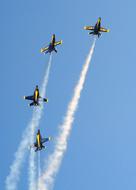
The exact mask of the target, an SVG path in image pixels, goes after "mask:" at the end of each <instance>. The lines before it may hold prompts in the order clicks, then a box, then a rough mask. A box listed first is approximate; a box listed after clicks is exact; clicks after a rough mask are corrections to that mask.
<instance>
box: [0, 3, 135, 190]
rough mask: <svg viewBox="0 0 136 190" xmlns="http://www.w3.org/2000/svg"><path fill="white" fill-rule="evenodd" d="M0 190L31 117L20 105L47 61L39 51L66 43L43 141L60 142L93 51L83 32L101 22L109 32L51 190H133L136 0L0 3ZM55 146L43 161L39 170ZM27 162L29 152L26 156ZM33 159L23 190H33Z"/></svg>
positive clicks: (54, 75) (57, 60) (52, 83)
mask: <svg viewBox="0 0 136 190" xmlns="http://www.w3.org/2000/svg"><path fill="white" fill-rule="evenodd" d="M0 2H1V3H0V5H1V6H0V15H1V16H0V23H1V24H0V52H1V53H0V54H1V56H0V63H1V67H0V68H1V69H0V73H1V74H0V81H1V82H0V84H1V95H0V99H1V101H0V108H1V109H0V115H1V117H0V123H1V126H0V127H1V130H0V131H1V138H0V142H1V150H0V152H1V153H0V189H1V190H3V189H5V184H4V183H5V179H6V176H7V175H8V174H9V167H10V164H11V163H12V161H13V158H14V153H15V151H16V150H17V147H18V144H19V142H20V139H21V136H22V133H23V131H24V129H25V128H26V126H27V124H28V123H29V121H30V119H31V116H32V109H33V108H29V107H28V106H27V103H28V102H26V101H24V100H23V99H22V97H23V96H24V95H31V93H32V92H33V90H34V88H35V85H37V84H38V85H40V84H41V82H42V79H43V76H44V72H45V69H46V67H47V62H48V60H49V55H45V56H44V55H42V54H41V53H40V48H41V47H43V46H44V45H46V44H48V42H49V41H50V38H51V35H52V34H53V33H55V34H56V38H57V40H60V39H62V40H63V45H62V46H58V48H57V49H58V54H55V53H54V54H53V64H52V68H51V74H50V78H49V83H48V88H47V92H46V94H47V97H48V98H49V103H48V104H47V105H45V109H44V115H43V118H42V120H41V123H40V128H41V132H42V134H43V136H49V135H51V136H54V137H55V136H56V135H57V131H58V125H59V124H61V122H62V120H63V117H64V114H65V112H66V109H67V105H68V102H69V101H70V99H71V97H72V93H73V88H74V86H75V84H76V82H77V80H78V78H79V74H80V71H81V68H82V65H83V64H84V62H85V58H86V56H87V54H88V52H89V49H90V47H91V44H92V39H93V38H92V37H91V36H88V34H87V31H84V30H83V27H84V26H85V25H94V24H95V22H96V20H97V18H98V17H99V16H101V18H102V25H103V26H104V27H106V28H110V33H107V34H103V35H102V36H101V38H100V39H98V40H97V43H96V48H95V52H94V55H93V59H92V63H91V67H90V68H89V72H88V75H87V80H86V83H85V87H84V89H83V93H82V96H81V100H80V104H79V107H78V111H77V113H76V119H75V122H74V125H73V130H72V133H71V136H70V138H69V142H68V150H67V152H66V154H65V157H64V160H63V162H62V165H61V168H60V171H59V173H58V175H57V177H56V181H55V186H54V190H57V189H59V190H64V189H65V190H69V189H71V190H77V189H78V190H84V189H86V190H100V189H101V190H121V189H123V190H130V189H131V190H135V188H136V148H135V147H136V85H135V81H136V74H135V73H136V62H135V60H136V53H135V42H136V37H135V31H136V24H135V18H136V11H135V7H136V2H135V1H134V0H130V1H129V0H126V1H123V0H112V1H111V0H103V1H102V0H101V1H100V0H97V1H90V0H74V1H73V0H68V1H64V0H57V1H48V0H46V1H45V0H40V1H38V0H29V1H28V0H22V1H18V0H12V1H7V0H4V1H2V0H1V1H0ZM53 147H54V144H53V142H50V143H49V144H48V148H47V149H46V151H43V152H42V153H41V157H42V160H41V167H43V166H44V160H45V159H46V158H47V156H48V155H49V153H51V152H52V151H53ZM28 155H29V151H28ZM28 155H27V158H26V159H25V163H24V166H23V168H22V174H21V180H20V182H19V186H18V189H23V190H27V189H28V180H27V178H28V171H27V167H28Z"/></svg>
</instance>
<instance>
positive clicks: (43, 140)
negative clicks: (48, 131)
mask: <svg viewBox="0 0 136 190" xmlns="http://www.w3.org/2000/svg"><path fill="white" fill-rule="evenodd" d="M50 140H51V137H48V138H42V136H41V133H40V129H38V132H37V134H36V142H35V143H34V144H33V145H32V146H31V147H34V148H36V149H35V152H37V151H40V150H42V149H45V146H44V145H43V144H44V143H46V142H48V141H50Z"/></svg>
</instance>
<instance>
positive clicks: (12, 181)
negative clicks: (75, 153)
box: [5, 55, 52, 190]
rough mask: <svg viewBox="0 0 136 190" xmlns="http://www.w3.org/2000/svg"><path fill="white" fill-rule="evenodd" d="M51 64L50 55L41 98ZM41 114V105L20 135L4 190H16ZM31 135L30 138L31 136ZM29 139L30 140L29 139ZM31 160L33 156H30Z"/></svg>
mask: <svg viewBox="0 0 136 190" xmlns="http://www.w3.org/2000/svg"><path fill="white" fill-rule="evenodd" d="M51 62H52V55H50V58H49V63H48V67H47V70H46V73H45V77H44V80H43V83H42V87H41V96H43V97H44V96H45V91H46V87H47V84H48V78H49V73H50V67H51ZM42 112H43V104H42V105H41V107H40V108H37V109H34V111H33V115H32V119H31V121H30V123H29V124H28V126H27V128H26V129H25V131H24V133H23V135H22V140H21V142H20V144H19V146H18V149H17V151H16V153H15V155H14V157H15V158H14V161H13V163H12V164H11V166H10V173H9V175H8V176H7V178H6V181H5V183H6V190H16V189H17V183H18V181H19V179H20V172H21V169H22V165H23V162H24V160H25V156H26V153H27V147H28V146H29V143H31V141H32V140H33V136H34V135H32V134H34V131H35V129H36V128H37V127H38V126H39V122H40V119H41V117H42ZM31 135H32V136H31ZM30 137H31V139H30ZM31 157H32V158H33V156H31ZM30 168H31V170H33V171H34V169H35V167H34V162H32V163H31V167H30ZM30 176H31V177H30V178H33V177H34V175H33V174H32V172H31V175H30Z"/></svg>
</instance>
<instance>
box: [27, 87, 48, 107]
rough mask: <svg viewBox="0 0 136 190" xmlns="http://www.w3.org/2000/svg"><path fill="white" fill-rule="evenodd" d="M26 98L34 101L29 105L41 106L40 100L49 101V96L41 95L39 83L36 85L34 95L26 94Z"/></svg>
mask: <svg viewBox="0 0 136 190" xmlns="http://www.w3.org/2000/svg"><path fill="white" fill-rule="evenodd" d="M24 99H25V100H31V101H32V103H30V104H29V106H40V101H43V102H48V99H47V98H42V97H41V96H40V94H39V88H38V85H36V88H35V90H34V94H33V95H32V96H24Z"/></svg>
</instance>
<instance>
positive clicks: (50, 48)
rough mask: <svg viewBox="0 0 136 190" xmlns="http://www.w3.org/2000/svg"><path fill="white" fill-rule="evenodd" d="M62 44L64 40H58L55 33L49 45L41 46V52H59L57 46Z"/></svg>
mask: <svg viewBox="0 0 136 190" xmlns="http://www.w3.org/2000/svg"><path fill="white" fill-rule="evenodd" d="M60 44H62V40H60V41H58V42H56V41H55V34H53V35H52V40H51V42H50V44H49V45H48V46H47V47H44V48H41V53H51V52H52V51H55V52H56V53H57V50H56V49H55V47H56V46H57V45H60Z"/></svg>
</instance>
